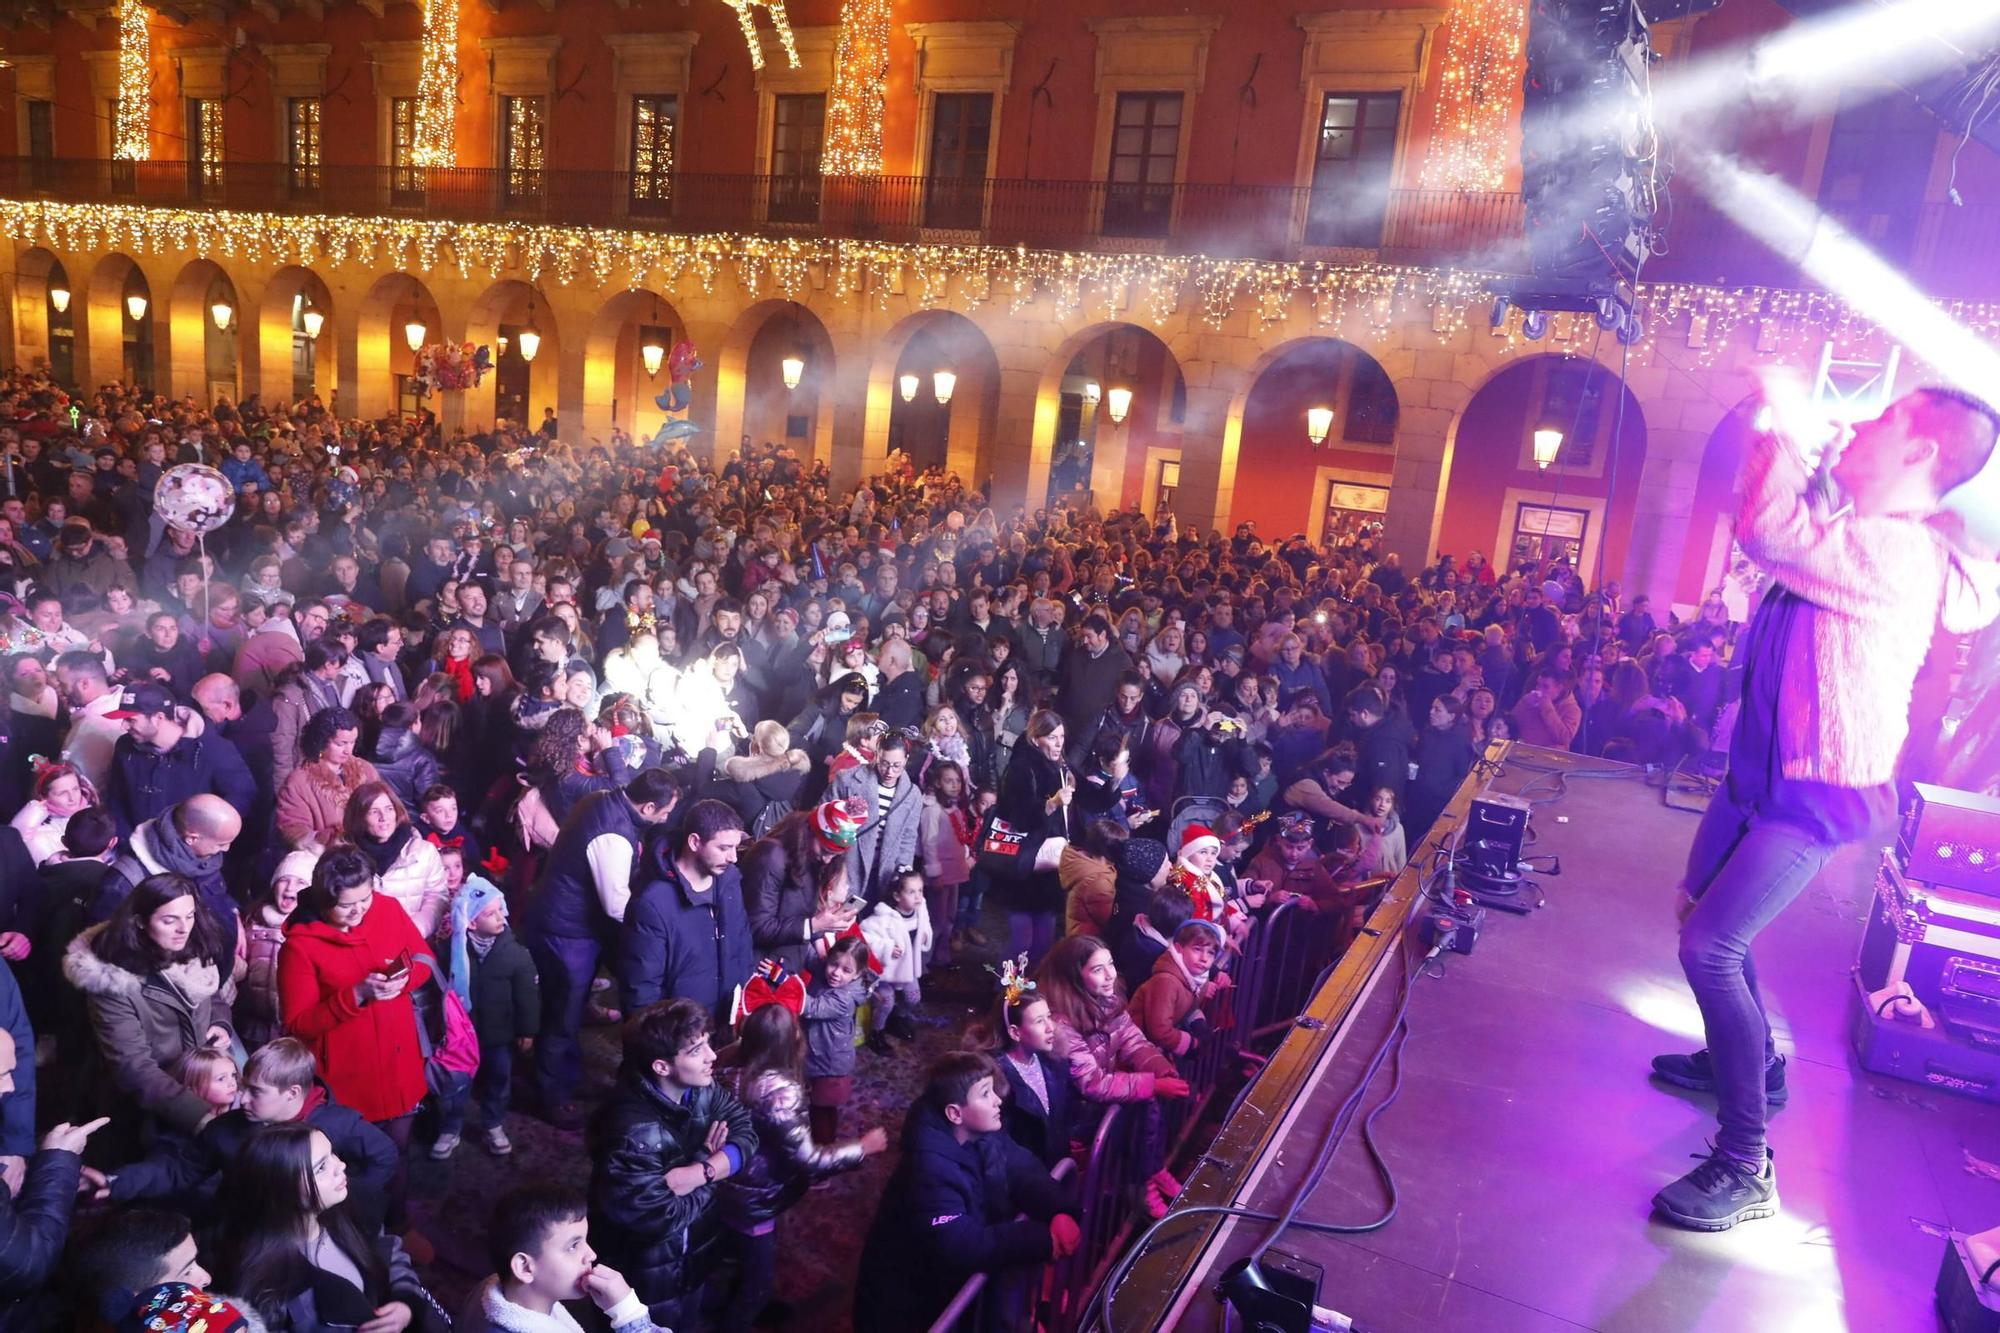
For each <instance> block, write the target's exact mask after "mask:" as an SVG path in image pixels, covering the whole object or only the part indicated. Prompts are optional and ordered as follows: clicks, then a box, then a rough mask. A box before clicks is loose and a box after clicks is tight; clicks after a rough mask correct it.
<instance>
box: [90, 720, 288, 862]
mask: <svg viewBox="0 0 2000 1333" xmlns="http://www.w3.org/2000/svg"><path fill="white" fill-rule="evenodd" d="M107 785H108V788H109V790H107V791H106V792H105V794H104V803H105V805H106V806H108V807H109V808H110V810H111V814H112V817H113V818H115V819H116V820H117V821H118V836H119V837H121V838H129V837H131V836H132V830H133V829H135V828H137V827H139V825H141V824H143V823H145V822H146V821H147V820H149V819H151V818H152V817H153V816H155V815H157V814H159V813H160V812H162V811H163V810H165V809H166V808H167V807H168V806H170V805H178V804H180V803H181V802H182V801H185V800H186V799H187V798H188V797H190V796H200V795H203V794H205V793H206V794H209V795H214V796H220V797H221V798H222V799H223V800H225V801H227V802H229V803H230V804H231V805H233V806H235V807H236V808H237V809H238V810H248V809H250V808H251V807H252V806H253V805H255V804H256V802H257V780H256V779H255V778H253V777H251V776H250V768H249V765H247V764H245V763H244V762H243V756H242V754H241V753H240V752H238V750H237V749H236V747H235V746H234V745H231V744H230V743H229V742H228V741H227V740H226V739H224V738H223V737H222V736H219V735H216V734H214V733H212V732H204V733H203V734H202V735H199V736H183V737H181V739H180V740H179V741H178V742H176V743H175V744H174V746H173V748H172V749H169V750H158V749H155V748H153V747H152V746H150V745H140V744H139V743H138V742H137V741H135V740H133V739H132V738H131V737H130V736H120V737H119V738H118V744H117V746H116V747H115V748H113V750H112V752H111V781H110V783H109V784H107Z"/></svg>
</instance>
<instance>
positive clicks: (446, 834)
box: [416, 782, 486, 874]
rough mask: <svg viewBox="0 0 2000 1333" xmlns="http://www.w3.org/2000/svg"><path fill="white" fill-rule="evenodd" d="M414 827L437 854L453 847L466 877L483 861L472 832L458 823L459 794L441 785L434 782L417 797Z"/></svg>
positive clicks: (482, 853)
mask: <svg viewBox="0 0 2000 1333" xmlns="http://www.w3.org/2000/svg"><path fill="white" fill-rule="evenodd" d="M416 826H417V832H418V833H420V834H422V835H423V837H424V840H425V841H427V842H429V843H431V844H432V845H433V846H435V847H437V848H439V849H440V850H442V849H443V848H445V847H449V846H453V845H456V846H457V847H458V850H459V856H460V859H461V860H463V861H464V862H465V870H466V873H467V874H472V873H474V872H475V871H477V870H478V869H479V866H480V863H481V862H482V861H484V860H485V859H486V849H485V848H484V847H482V846H480V845H479V840H478V839H477V838H475V837H473V836H472V830H471V829H469V828H466V827H464V826H463V825H462V824H461V823H460V822H459V818H458V793H457V792H455V791H453V790H452V789H451V788H450V787H449V786H447V785H445V784H444V783H442V782H434V783H432V784H431V785H430V786H428V787H426V788H424V789H423V791H422V792H421V793H419V794H418V796H417V818H416Z"/></svg>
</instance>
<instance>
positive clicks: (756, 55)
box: [723, 0, 799, 69]
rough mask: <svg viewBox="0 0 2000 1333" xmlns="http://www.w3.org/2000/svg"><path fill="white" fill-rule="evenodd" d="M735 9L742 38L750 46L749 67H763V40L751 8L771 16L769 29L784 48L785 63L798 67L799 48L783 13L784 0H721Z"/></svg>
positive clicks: (790, 23)
mask: <svg viewBox="0 0 2000 1333" xmlns="http://www.w3.org/2000/svg"><path fill="white" fill-rule="evenodd" d="M723 3H724V4H726V5H728V6H729V7H730V8H731V9H733V10H735V11H736V22H737V24H738V26H740V27H741V28H742V29H743V40H744V42H745V43H746V44H747V45H748V46H749V48H750V68H751V69H762V68H764V41H763V39H762V38H761V37H759V36H758V35H757V16H756V15H755V14H754V13H752V12H751V11H752V10H757V9H761V10H763V11H764V12H765V13H767V14H769V15H770V16H771V29H772V31H774V32H776V33H777V34H778V45H780V46H782V47H784V48H785V63H786V64H788V65H790V66H791V67H792V68H793V69H797V68H798V67H799V48H798V45H797V44H796V43H795V42H794V41H793V40H792V21H791V18H790V17H789V16H788V15H787V14H786V13H785V0H723Z"/></svg>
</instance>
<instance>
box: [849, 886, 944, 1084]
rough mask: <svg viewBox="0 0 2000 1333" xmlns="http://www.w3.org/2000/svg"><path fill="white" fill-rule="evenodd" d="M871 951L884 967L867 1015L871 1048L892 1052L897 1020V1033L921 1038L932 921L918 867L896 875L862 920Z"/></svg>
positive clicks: (885, 1052)
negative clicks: (920, 1017) (884, 895)
mask: <svg viewBox="0 0 2000 1333" xmlns="http://www.w3.org/2000/svg"><path fill="white" fill-rule="evenodd" d="M861 934H862V937H863V938H864V939H866V940H867V941H868V950H869V952H870V954H871V955H873V957H874V958H875V959H876V960H877V961H878V962H879V963H880V964H881V965H882V974H881V976H880V977H878V978H877V979H876V982H875V1000H874V1004H873V1006H872V1012H871V1013H870V1015H869V1024H868V1026H869V1029H870V1031H869V1033H868V1049H869V1050H871V1051H873V1052H875V1053H876V1054H877V1055H890V1054H893V1053H894V1050H893V1048H892V1047H891V1046H890V1045H889V1041H888V1037H887V1036H886V1035H885V1034H886V1033H887V1032H888V1031H889V1030H890V1025H891V1023H892V1022H893V1023H894V1028H895V1035H896V1036H898V1037H900V1038H902V1039H903V1040H904V1041H915V1040H916V1039H917V1018H916V1009H917V1006H918V1005H920V1004H922V1003H923V1002H924V989H923V976H924V955H925V954H926V953H928V952H929V950H930V947H931V919H930V915H929V914H928V913H927V912H925V910H924V877H923V876H922V875H921V874H919V873H917V872H916V871H914V870H905V871H902V872H901V873H899V874H898V875H897V876H896V879H895V882H894V883H893V884H892V885H891V886H890V889H889V896H888V898H887V899H886V900H885V901H883V902H879V903H876V904H875V910H874V911H873V912H871V913H869V914H868V918H867V919H866V920H865V921H864V922H862V925H861Z"/></svg>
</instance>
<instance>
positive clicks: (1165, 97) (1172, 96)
mask: <svg viewBox="0 0 2000 1333" xmlns="http://www.w3.org/2000/svg"><path fill="white" fill-rule="evenodd" d="M1180 149H1181V95H1180V94H1179V93H1120V94H1118V110H1117V120H1116V121H1115V122H1114V124H1113V125H1112V130H1111V180H1110V186H1109V188H1108V189H1107V191H1106V193H1105V197H1104V234H1105V235H1107V236H1165V235H1166V234H1167V232H1168V230H1169V229H1170V228H1171V227H1172V225H1173V206H1174V167H1175V165H1176V163H1178V162H1179V160H1180Z"/></svg>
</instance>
